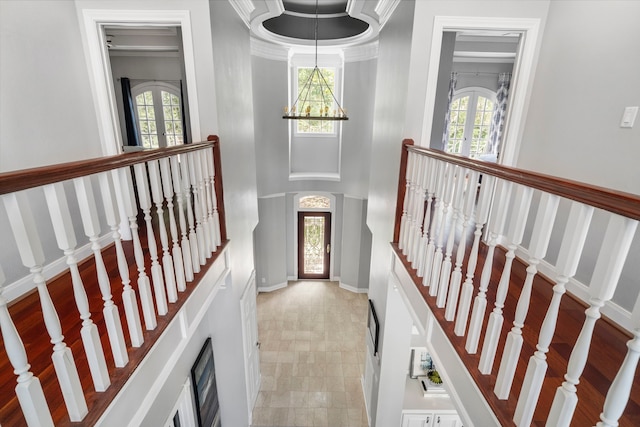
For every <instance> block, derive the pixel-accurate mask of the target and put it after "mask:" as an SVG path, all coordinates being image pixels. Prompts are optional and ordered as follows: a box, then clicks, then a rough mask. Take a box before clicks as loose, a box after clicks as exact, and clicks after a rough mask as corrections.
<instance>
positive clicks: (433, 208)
mask: <svg viewBox="0 0 640 427" xmlns="http://www.w3.org/2000/svg"><path fill="white" fill-rule="evenodd" d="M401 159H402V160H401V170H400V178H399V189H398V204H397V208H396V227H395V235H394V246H395V248H396V251H397V252H398V254H399V256H400V258H401V259H402V261H403V263H404V265H405V267H406V268H407V270H408V271H409V272H410V274H411V276H412V277H413V281H414V283H415V285H416V287H417V288H418V289H420V293H421V294H422V295H423V298H424V299H425V302H426V303H427V305H428V307H429V308H430V309H431V311H432V312H433V313H434V316H435V318H436V319H437V320H438V321H439V323H440V325H441V326H442V329H443V330H445V333H447V335H448V336H449V339H450V341H451V342H452V343H453V344H454V346H455V347H456V351H457V353H458V355H459V356H460V358H461V359H462V360H463V361H464V363H465V365H466V366H467V368H468V370H469V373H470V374H471V376H472V377H473V378H474V379H475V381H476V384H477V385H478V387H479V388H480V389H481V391H482V393H483V395H484V396H485V399H486V401H487V402H488V404H489V405H490V406H491V408H492V411H493V412H494V413H495V414H496V417H497V419H498V420H500V423H501V424H502V425H513V424H515V425H518V426H529V425H542V424H546V425H547V426H569V425H577V426H586V425H596V423H597V425H598V426H617V425H618V423H620V425H628V426H632V425H638V422H640V420H639V418H640V411H639V410H638V409H639V407H638V402H639V401H640V396H639V395H640V390H638V387H637V385H636V387H635V389H632V386H633V385H634V382H635V380H636V378H637V373H636V366H637V363H638V357H639V355H640V307H638V304H636V306H635V307H633V308H632V309H631V310H628V311H627V312H626V317H625V316H623V317H624V323H625V324H624V325H623V326H624V327H625V328H626V331H622V332H621V331H620V330H621V329H622V328H620V327H619V326H617V325H615V324H612V322H611V321H610V320H609V319H603V320H600V321H598V320H599V319H600V318H601V310H602V309H603V307H604V306H605V305H607V307H608V305H610V301H611V299H612V298H613V297H614V293H615V292H616V288H617V286H618V284H619V281H620V280H619V279H620V277H621V273H622V271H623V268H631V269H633V265H638V263H639V262H640V254H639V253H637V252H633V251H631V252H630V248H631V247H632V241H633V238H634V234H635V232H636V228H637V224H638V220H640V197H638V196H635V195H632V194H626V193H621V192H616V191H611V190H607V189H603V188H599V187H595V186H591V185H587V184H583V183H578V182H574V181H568V180H564V179H560V178H556V177H551V176H547V175H542V174H538V173H533V172H529V171H524V170H520V169H516V168H509V167H503V166H500V165H495V164H490V163H485V162H481V161H476V160H470V159H466V158H462V157H458V156H453V155H449V154H446V153H443V152H440V151H435V150H430V149H426V148H421V147H415V146H413V142H412V141H411V140H406V141H404V143H403V149H402V157H401ZM594 210H597V211H599V212H598V215H599V219H600V220H599V222H598V224H597V225H594V224H595V221H592V218H593V217H594V215H593V213H594ZM559 212H561V213H562V214H559ZM561 217H562V218H561ZM590 231H591V233H592V236H593V235H595V236H597V237H596V238H591V240H589V244H590V245H591V246H592V247H591V248H590V249H589V251H593V252H594V253H597V256H595V257H594V259H593V262H592V265H591V267H592V273H591V276H590V277H591V280H590V284H588V285H585V286H584V288H583V289H582V292H583V293H584V294H586V295H587V297H586V298H583V304H584V305H582V306H581V305H580V304H578V303H575V302H573V303H572V304H573V305H571V306H569V305H568V304H566V303H568V302H569V299H574V297H573V295H566V296H564V297H563V295H564V294H565V293H566V292H567V287H568V282H570V281H572V280H574V276H575V275H576V272H577V271H578V267H579V262H580V260H581V257H582V256H583V254H585V253H586V250H585V247H586V245H585V241H586V240H587V237H588V236H587V235H588V234H589V233H590ZM483 236H484V239H481V238H482V237H483ZM482 240H484V242H483V241H482ZM523 241H524V243H523ZM594 241H595V242H594ZM594 244H597V248H596V249H593V245H594ZM550 245H551V246H552V247H554V252H555V253H554V255H553V256H548V253H547V252H548V248H549V247H550ZM516 253H519V254H523V255H522V256H525V255H526V256H525V258H524V260H519V259H516ZM503 254H504V255H503ZM479 255H482V257H481V258H479ZM554 257H555V258H554ZM481 259H483V260H484V262H483V263H482V265H480V262H479V261H480V260H481ZM516 263H522V264H523V265H524V267H523V268H521V270H524V268H526V273H525V272H522V273H521V275H519V276H518V275H515V274H514V273H513V272H514V271H515V268H516V267H514V266H515V264H516ZM587 263H588V262H587ZM543 264H546V265H547V267H548V268H547V270H548V271H546V274H548V275H549V277H550V279H551V280H548V279H544V278H541V277H539V276H540V275H539V274H538V268H539V267H540V266H541V265H543ZM629 266H631V267H629ZM512 270H513V271H512ZM492 272H493V273H494V274H493V278H492ZM631 280H632V281H635V285H634V284H633V283H626V284H625V285H626V286H627V287H629V285H630V287H631V288H636V289H637V287H638V284H640V280H638V279H637V276H632V278H631ZM540 293H544V294H545V297H544V298H542V297H538V296H537V294H540ZM532 301H533V303H532ZM509 304H510V305H509ZM568 307H572V308H568ZM576 307H577V308H578V309H576ZM585 307H586V310H585ZM507 308H508V310H507ZM489 310H491V311H490V313H489ZM581 310H585V311H584V314H580V313H581ZM618 311H624V310H620V309H619V310H618ZM532 312H533V314H534V315H535V316H533V315H530V316H529V317H536V318H537V319H539V322H528V319H527V317H528V316H527V315H528V314H530V313H532ZM570 312H571V313H570ZM571 316H574V317H576V318H577V319H578V322H576V323H577V326H576V328H575V329H576V332H577V331H579V333H576V334H575V335H573V337H574V338H572V339H571V340H572V342H569V343H567V344H565V343H564V341H562V340H565V339H566V336H567V335H569V336H571V333H568V332H566V330H565V329H566V328H568V327H569V321H568V320H567V321H566V323H563V322H565V319H569V318H570V317H571ZM558 319H561V322H558ZM596 323H597V324H598V327H596ZM605 324H607V325H608V327H609V328H610V329H606V330H610V331H616V333H618V334H619V335H621V336H622V337H623V339H628V343H627V347H628V349H627V352H626V355H625V354H624V352H623V351H621V350H620V349H619V347H618V348H614V347H613V346H612V347H610V348H606V349H603V348H596V349H593V351H591V354H590V348H591V347H592V342H593V343H596V342H597V343H598V344H597V345H599V346H603V345H605V344H603V343H606V342H607V340H608V339H609V338H610V337H609V336H608V335H609V334H608V333H607V332H603V331H605V329H603V328H602V327H599V326H604V325H605ZM628 331H632V332H628ZM612 334H613V333H612ZM559 336H562V339H560V338H559ZM624 337H626V338H624ZM554 343H557V344H558V345H554ZM560 343H562V345H560ZM550 348H551V350H552V351H551V352H550ZM612 353H614V354H612ZM615 353H619V354H615ZM610 356H611V357H610ZM614 356H615V357H614ZM612 359H613V360H616V361H617V362H615V363H617V364H616V366H610V365H609V361H610V360H612ZM585 367H587V368H588V373H589V375H588V376H585V377H588V378H582V375H583V373H584V372H585ZM445 369H446V367H445ZM563 373H564V375H563ZM581 381H582V382H584V385H582V384H579V383H580V382H581ZM543 385H544V387H543ZM581 385H582V387H581ZM454 386H455V384H454ZM581 388H582V389H584V390H581ZM625 407H626V408H627V409H626V410H625ZM598 414H599V419H598Z"/></svg>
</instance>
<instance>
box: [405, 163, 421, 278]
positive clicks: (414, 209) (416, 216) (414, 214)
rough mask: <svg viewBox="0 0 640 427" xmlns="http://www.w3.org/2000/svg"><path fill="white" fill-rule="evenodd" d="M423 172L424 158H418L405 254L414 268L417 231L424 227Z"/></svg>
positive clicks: (413, 182) (412, 189) (412, 185)
mask: <svg viewBox="0 0 640 427" xmlns="http://www.w3.org/2000/svg"><path fill="white" fill-rule="evenodd" d="M423 171H424V156H417V159H416V161H415V167H414V168H413V176H412V177H411V206H410V208H411V224H410V226H409V238H408V241H407V247H406V249H405V253H406V254H407V261H409V262H410V263H411V264H412V266H414V265H415V264H416V261H417V259H416V253H415V252H414V248H415V243H416V240H417V236H416V231H417V230H418V228H419V227H420V226H421V225H422V217H421V216H420V210H421V209H422V208H424V196H423V195H422V194H421V193H420V190H421V187H420V181H421V179H420V176H421V175H422V173H423ZM414 268H415V267H414Z"/></svg>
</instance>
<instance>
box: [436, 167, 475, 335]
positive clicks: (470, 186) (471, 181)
mask: <svg viewBox="0 0 640 427" xmlns="http://www.w3.org/2000/svg"><path fill="white" fill-rule="evenodd" d="M478 175H479V174H478V172H476V171H474V170H468V171H467V173H466V177H467V188H466V190H465V191H466V192H465V193H464V201H463V206H462V207H461V214H462V215H461V216H460V218H461V222H462V234H461V235H460V240H459V241H458V251H457V252H456V264H455V268H454V269H453V273H451V284H450V286H449V296H448V297H447V308H446V309H445V312H444V318H445V319H446V320H448V321H449V322H451V321H453V319H454V318H455V315H456V310H457V308H458V297H459V296H460V283H462V262H463V261H464V254H465V252H466V250H467V228H468V227H469V224H470V222H471V218H472V217H473V210H474V207H475V203H476V196H477V194H478ZM453 234H454V235H455V233H453Z"/></svg>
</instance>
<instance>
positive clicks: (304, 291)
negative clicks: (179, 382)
mask: <svg viewBox="0 0 640 427" xmlns="http://www.w3.org/2000/svg"><path fill="white" fill-rule="evenodd" d="M257 310H258V335H259V339H260V342H261V347H260V368H261V374H262V385H261V387H260V392H259V395H258V400H257V402H256V406H255V408H254V410H253V424H252V426H253V427H267V426H278V427H293V426H325V427H366V426H367V415H366V412H365V406H364V399H363V395H362V385H361V377H362V372H363V369H364V351H365V349H366V347H365V336H366V335H365V331H366V318H367V295H366V294H356V293H353V292H349V291H346V290H344V289H340V288H339V286H338V283H337V282H323V281H301V282H289V286H287V287H286V288H284V289H280V290H277V291H274V292H269V293H261V294H259V295H258V306H257Z"/></svg>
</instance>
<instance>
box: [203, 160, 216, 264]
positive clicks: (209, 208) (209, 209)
mask: <svg viewBox="0 0 640 427" xmlns="http://www.w3.org/2000/svg"><path fill="white" fill-rule="evenodd" d="M209 152H211V151H210V150H200V151H198V157H199V159H200V165H201V166H200V167H201V170H202V180H203V181H204V194H205V197H204V200H205V205H206V211H205V215H206V216H207V224H208V230H209V241H210V244H211V247H210V248H209V252H210V253H213V252H215V251H216V247H217V246H218V244H217V241H216V231H215V223H214V219H213V201H212V194H211V180H210V176H209V168H208V167H207V159H208V157H207V153H209Z"/></svg>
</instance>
